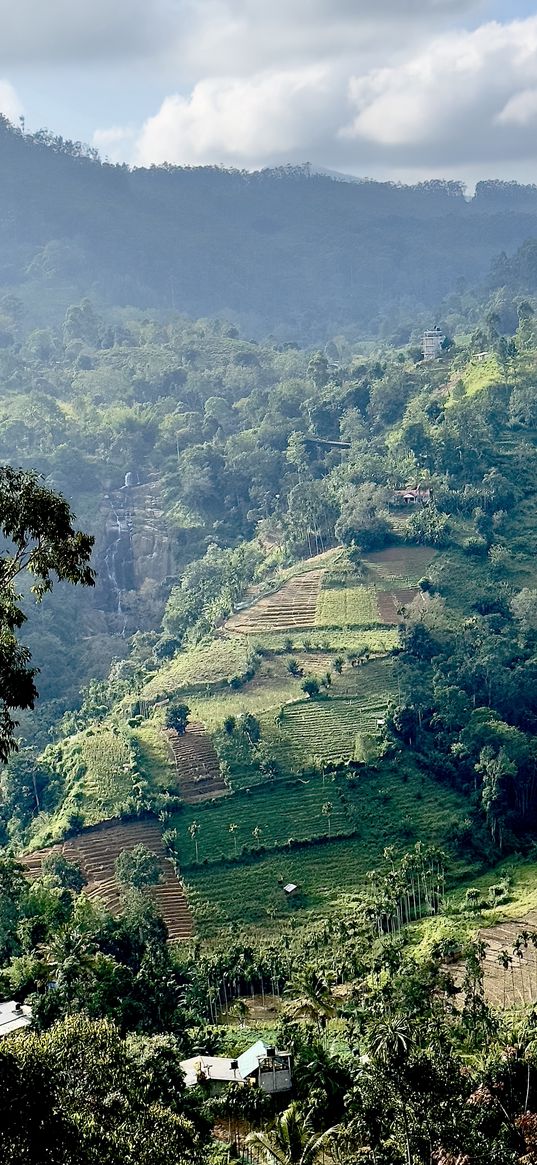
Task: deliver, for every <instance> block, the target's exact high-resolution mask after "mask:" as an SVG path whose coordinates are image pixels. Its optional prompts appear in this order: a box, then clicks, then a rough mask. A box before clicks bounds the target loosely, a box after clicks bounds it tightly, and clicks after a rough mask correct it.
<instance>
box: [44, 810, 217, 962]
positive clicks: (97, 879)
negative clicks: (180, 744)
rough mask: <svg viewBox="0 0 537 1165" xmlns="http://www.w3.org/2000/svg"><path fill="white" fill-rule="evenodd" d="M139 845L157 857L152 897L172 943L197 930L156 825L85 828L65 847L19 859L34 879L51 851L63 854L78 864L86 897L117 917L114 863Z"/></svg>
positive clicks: (147, 822) (151, 822) (118, 890)
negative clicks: (157, 873)
mask: <svg viewBox="0 0 537 1165" xmlns="http://www.w3.org/2000/svg"><path fill="white" fill-rule="evenodd" d="M137 845H145V846H146V847H147V849H148V850H150V851H151V853H154V854H155V856H156V857H157V858H158V859H159V864H160V868H161V880H160V882H159V884H158V885H157V886H155V888H154V890H153V891H152V893H153V896H154V899H155V904H156V906H157V908H158V910H159V912H160V914H162V917H163V919H164V921H165V923H166V926H167V928H168V934H169V937H170V940H172V941H173V940H177V939H185V938H189V937H190V935H191V934H192V932H193V929H194V927H193V921H192V915H191V913H190V909H189V906H188V902H187V899H186V895H185V891H184V888H183V884H182V882H181V881H180V879H179V878H178V877H177V874H176V873H175V869H174V867H173V865H172V863H171V862H170V861H169V859H168V858H167V856H166V851H165V849H164V845H163V841H162V836H161V832H160V828H159V826H158V825H157V824H156V822H153V821H133V822H124V823H119V824H116V823H114V822H110V823H109V822H106V823H103V825H98V826H95V828H93V829H87V830H85V831H84V833H81V834H79V836H78V837H74V838H70V839H69V840H68V841H64V842H63V843H62V844H61V845H57V846H52V847H51V848H50V849H43V850H36V851H35V852H34V853H32V854H25V855H24V857H23V858H21V861H22V864H23V865H24V867H25V869H26V871H27V873H28V874H29V875H30V877H39V876H40V874H41V868H42V863H43V860H44V858H45V857H46V856H47V855H48V854H50V853H54V852H56V853H63V855H64V856H65V857H66V858H67V859H68V860H69V861H71V862H76V863H77V865H79V866H80V868H81V870H82V873H83V874H84V877H85V878H86V882H87V886H86V889H85V893H86V894H87V896H88V898H92V899H94V898H100V899H102V901H103V902H104V903H105V905H106V906H107V907H108V909H109V910H111V911H112V913H114V914H118V913H119V912H120V909H121V897H120V889H119V886H118V883H117V881H116V876H115V868H114V867H115V861H116V858H117V857H118V856H119V854H120V853H122V852H123V850H132V849H134V847H135V846H137Z"/></svg>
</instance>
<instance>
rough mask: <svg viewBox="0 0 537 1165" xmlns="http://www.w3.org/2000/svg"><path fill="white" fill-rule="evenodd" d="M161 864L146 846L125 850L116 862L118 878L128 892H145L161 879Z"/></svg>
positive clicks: (136, 846)
mask: <svg viewBox="0 0 537 1165" xmlns="http://www.w3.org/2000/svg"><path fill="white" fill-rule="evenodd" d="M161 873H162V872H161V868H160V862H159V860H158V858H157V857H156V856H155V854H153V853H151V850H148V848H147V846H145V845H135V846H134V848H133V849H131V850H123V852H122V853H120V854H119V855H118V857H117V858H116V861H115V874H116V878H117V880H118V882H119V884H120V886H122V887H123V888H124V889H126V890H144V889H146V888H147V887H148V886H156V884H157V882H159V881H160V878H161Z"/></svg>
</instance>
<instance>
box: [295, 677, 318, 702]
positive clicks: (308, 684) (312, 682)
mask: <svg viewBox="0 0 537 1165" xmlns="http://www.w3.org/2000/svg"><path fill="white" fill-rule="evenodd" d="M300 686H301V688H302V691H303V692H305V693H306V696H309V697H310V700H314V699H315V697H316V696H318V695H319V691H320V684H319V680H318V679H316V678H315V676H307V677H306V679H305V680H304V683H303V684H301V685H300Z"/></svg>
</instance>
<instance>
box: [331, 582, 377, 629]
mask: <svg viewBox="0 0 537 1165" xmlns="http://www.w3.org/2000/svg"><path fill="white" fill-rule="evenodd" d="M379 622H390V620H387V619H386V620H383V619H382V617H380V618H379V609H378V605H377V596H376V594H375V591H374V590H373V589H372V588H370V587H365V586H352V587H344V586H343V587H330V588H327V589H326V590H322V591H321V592H320V594H319V597H318V599H317V609H316V612H315V626H316V627H318V628H322V627H334V628H336V627H371V626H374V624H375V623H379Z"/></svg>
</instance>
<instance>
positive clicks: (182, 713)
mask: <svg viewBox="0 0 537 1165" xmlns="http://www.w3.org/2000/svg"><path fill="white" fill-rule="evenodd" d="M189 716H190V708H189V707H188V704H184V703H182V702H181V701H175V700H174V701H173V703H171V704H169V705H168V707H167V709H166V726H167V727H168V728H171V729H173V731H174V732H176V733H177V735H178V736H184V735H185V732H186V726H187V724H188V718H189Z"/></svg>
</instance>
